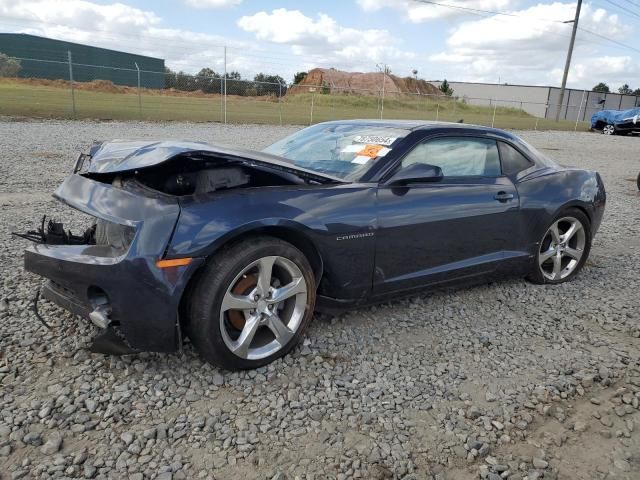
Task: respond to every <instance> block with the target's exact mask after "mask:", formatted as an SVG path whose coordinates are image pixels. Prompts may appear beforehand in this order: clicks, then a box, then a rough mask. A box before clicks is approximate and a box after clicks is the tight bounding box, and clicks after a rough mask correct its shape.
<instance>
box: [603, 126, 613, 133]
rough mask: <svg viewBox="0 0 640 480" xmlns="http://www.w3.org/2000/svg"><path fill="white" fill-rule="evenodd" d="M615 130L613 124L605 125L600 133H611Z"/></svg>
mask: <svg viewBox="0 0 640 480" xmlns="http://www.w3.org/2000/svg"><path fill="white" fill-rule="evenodd" d="M615 131H616V129H615V127H614V126H613V125H605V126H604V128H603V129H602V133H603V134H605V135H613V134H614V133H615Z"/></svg>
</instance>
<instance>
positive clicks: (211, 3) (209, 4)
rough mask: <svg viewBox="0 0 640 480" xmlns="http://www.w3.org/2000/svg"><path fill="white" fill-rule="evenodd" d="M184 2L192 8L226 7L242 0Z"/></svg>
mask: <svg viewBox="0 0 640 480" xmlns="http://www.w3.org/2000/svg"><path fill="white" fill-rule="evenodd" d="M186 2H187V5H190V6H192V7H194V8H228V7H236V6H238V5H240V4H241V3H242V0H186Z"/></svg>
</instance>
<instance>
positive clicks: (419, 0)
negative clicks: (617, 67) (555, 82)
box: [413, 0, 640, 53]
mask: <svg viewBox="0 0 640 480" xmlns="http://www.w3.org/2000/svg"><path fill="white" fill-rule="evenodd" d="M413 1H414V2H417V3H424V4H429V5H436V6H439V7H445V8H453V9H456V10H464V11H469V12H472V13H473V12H475V14H476V15H478V14H480V16H484V17H487V16H488V15H501V16H506V17H511V18H523V19H525V20H535V21H538V22H545V23H562V24H564V23H565V22H564V21H562V20H545V19H543V18H536V17H532V18H529V17H525V16H523V15H518V14H516V13H507V12H496V11H494V10H483V9H480V8H469V7H461V6H459V5H451V4H448V3H440V2H434V1H431V0H413ZM607 1H610V0H607ZM627 1H629V0H627ZM483 14H484V15H483ZM578 30H580V31H582V32H586V33H589V34H591V35H595V36H596V37H599V38H601V39H603V40H606V41H608V42H611V43H614V44H616V45H618V46H620V47H623V48H628V49H630V50H633V51H635V52H639V53H640V50H638V49H637V48H635V47H632V46H631V45H627V44H626V43H622V42H619V41H617V40H614V39H612V38H609V37H607V36H605V35H600V34H599V33H595V32H592V31H590V30H587V29H586V28H584V27H578Z"/></svg>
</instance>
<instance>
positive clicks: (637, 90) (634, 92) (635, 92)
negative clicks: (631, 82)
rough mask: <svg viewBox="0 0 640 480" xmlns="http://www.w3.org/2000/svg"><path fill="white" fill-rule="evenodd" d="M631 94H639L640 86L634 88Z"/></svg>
mask: <svg viewBox="0 0 640 480" xmlns="http://www.w3.org/2000/svg"><path fill="white" fill-rule="evenodd" d="M632 95H638V96H640V88H636V89H635V90H634V91H633V92H632Z"/></svg>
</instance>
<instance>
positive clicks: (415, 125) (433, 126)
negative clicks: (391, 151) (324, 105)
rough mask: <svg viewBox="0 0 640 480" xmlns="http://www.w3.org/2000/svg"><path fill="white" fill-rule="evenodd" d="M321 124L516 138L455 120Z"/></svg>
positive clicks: (498, 131) (369, 121) (366, 119)
mask: <svg viewBox="0 0 640 480" xmlns="http://www.w3.org/2000/svg"><path fill="white" fill-rule="evenodd" d="M322 125H362V126H369V125H370V126H376V127H388V128H399V129H402V130H409V131H413V130H451V129H460V130H466V131H467V132H468V131H473V130H477V131H478V132H483V133H493V134H495V135H498V136H501V137H507V138H516V137H515V136H514V135H512V134H511V133H509V132H506V131H504V130H499V129H497V128H491V127H485V126H483V125H473V124H470V123H457V122H439V121H434V120H379V119H370V118H362V119H354V120H333V121H330V122H323V123H322Z"/></svg>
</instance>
